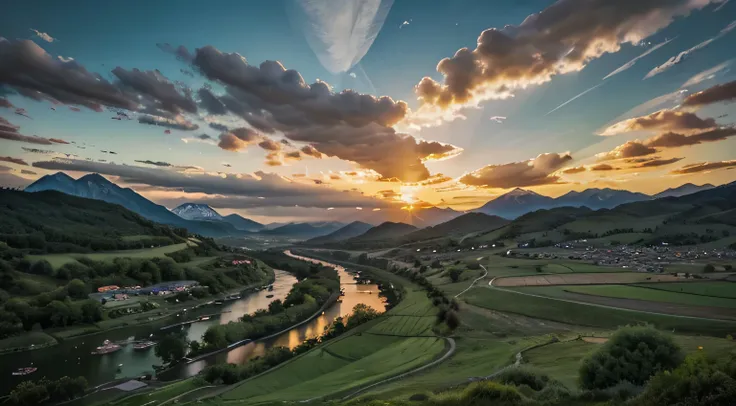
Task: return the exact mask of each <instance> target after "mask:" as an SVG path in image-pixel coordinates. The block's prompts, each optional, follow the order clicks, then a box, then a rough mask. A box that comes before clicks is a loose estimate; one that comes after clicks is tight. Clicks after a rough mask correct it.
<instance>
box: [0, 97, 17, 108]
mask: <svg viewBox="0 0 736 406" xmlns="http://www.w3.org/2000/svg"><path fill="white" fill-rule="evenodd" d="M0 107H3V108H6V109H12V108H15V106H13V103H11V102H10V100H8V99H6V98H0Z"/></svg>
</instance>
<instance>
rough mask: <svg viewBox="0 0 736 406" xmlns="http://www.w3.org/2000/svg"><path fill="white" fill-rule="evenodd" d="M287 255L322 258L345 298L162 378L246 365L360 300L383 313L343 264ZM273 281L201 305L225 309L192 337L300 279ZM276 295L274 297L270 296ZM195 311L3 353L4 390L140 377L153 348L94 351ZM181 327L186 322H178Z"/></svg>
mask: <svg viewBox="0 0 736 406" xmlns="http://www.w3.org/2000/svg"><path fill="white" fill-rule="evenodd" d="M285 253H286V254H287V255H290V256H292V257H294V258H298V259H301V260H306V261H311V262H315V263H319V264H321V265H324V266H330V267H332V268H335V269H336V270H337V272H338V275H339V277H340V285H341V288H342V290H343V291H344V292H345V295H344V296H343V297H342V298H341V299H342V302H338V303H335V304H334V305H332V306H330V307H329V308H328V309H327V310H325V312H324V314H322V315H321V316H319V317H317V318H315V319H313V320H311V321H310V322H308V323H305V324H303V325H301V326H299V327H297V328H294V329H292V330H290V331H288V332H285V333H283V334H281V335H279V336H277V337H273V338H271V339H269V340H264V341H259V342H256V343H249V344H246V345H243V346H240V347H237V348H233V349H232V350H230V351H228V352H222V353H219V354H216V355H213V356H212V357H208V358H205V359H203V360H200V361H197V362H194V363H192V364H188V365H187V364H181V365H178V366H176V367H174V368H172V369H170V370H167V371H165V372H164V373H163V374H162V375H161V376H160V379H162V380H172V379H178V378H185V377H189V376H192V375H196V374H197V373H198V372H199V371H201V370H202V369H203V368H204V367H206V366H207V365H210V364H213V363H222V362H229V363H234V364H242V363H245V362H247V361H248V360H250V359H252V358H254V357H256V356H259V355H262V354H263V353H264V352H265V351H266V350H267V349H268V348H271V347H275V346H284V347H289V348H294V347H296V346H297V345H299V344H301V343H302V342H303V341H304V340H305V339H308V338H314V337H317V336H319V335H321V334H322V333H323V331H324V329H325V327H326V326H328V325H329V324H330V323H331V322H332V321H333V320H334V319H335V318H336V317H338V316H342V317H344V316H346V315H348V314H350V312H351V311H352V309H353V307H354V306H355V305H356V304H358V303H364V304H366V305H369V306H371V307H372V308H374V309H376V310H378V311H379V312H383V311H385V309H386V302H385V300H384V298H383V297H381V296H380V295H379V293H380V291H379V288H378V286H377V285H376V284H365V283H356V276H357V275H356V274H354V273H350V272H348V271H346V270H345V268H344V267H342V266H339V265H335V264H331V263H328V262H324V261H317V260H313V259H310V258H305V257H300V256H297V255H293V254H292V253H291V252H289V251H285ZM275 277H276V278H275V281H274V283H273V287H274V289H273V291H270V292H269V291H266V290H263V291H259V292H253V293H249V294H247V295H245V296H244V297H243V298H241V299H238V300H234V301H230V302H225V304H224V305H222V306H207V307H203V308H200V309H198V310H197V311H198V312H199V314H208V313H216V312H225V313H223V314H222V315H221V316H220V317H216V318H212V319H210V320H207V321H202V322H197V323H193V324H191V325H188V326H186V327H183V329H184V330H185V331H186V333H187V338H188V339H190V340H198V341H201V338H202V335H203V334H204V332H205V331H206V330H207V328H208V327H210V326H211V325H214V324H224V323H229V322H231V321H237V320H238V319H239V318H240V317H241V316H243V315H244V314H250V313H253V312H255V311H256V310H259V309H266V308H268V304H269V303H271V302H272V301H273V300H276V299H281V300H283V299H285V298H286V295H287V294H288V293H289V291H290V290H291V287H292V286H293V285H294V284H295V283H296V282H297V279H296V278H295V277H294V276H293V275H291V274H289V273H288V272H284V271H280V270H275ZM268 295H273V297H271V298H267V297H266V296H268ZM196 315H197V314H195V313H192V312H182V313H180V314H179V315H178V316H172V317H169V318H166V319H165V320H160V321H156V322H152V323H146V324H143V325H140V326H137V327H127V328H123V329H118V330H112V331H107V332H103V333H99V334H95V335H90V336H85V337H79V338H74V339H69V340H66V341H64V342H63V343H60V344H59V345H56V346H54V347H49V348H45V349H41V350H35V351H27V352H21V353H15V354H6V355H3V356H0V376H2V377H3V378H5V379H0V394H6V393H8V392H9V391H10V390H11V389H12V388H13V387H15V386H16V385H18V383H20V382H22V381H25V380H28V379H33V380H38V379H41V378H42V377H47V378H49V379H58V378H60V377H62V376H65V375H68V376H72V377H74V376H80V375H81V376H84V377H85V378H86V379H87V381H88V382H89V384H90V386H97V385H100V384H103V383H105V382H109V381H112V380H114V379H118V378H124V377H136V376H140V375H142V374H144V373H146V372H151V371H152V370H153V367H152V366H153V365H159V364H161V360H160V359H159V358H158V357H156V355H155V354H154V348H149V349H147V350H144V351H136V350H134V349H133V345H132V344H128V345H124V346H123V348H122V349H121V350H119V351H117V352H115V353H112V354H107V355H90V353H91V352H92V351H93V350H94V349H95V348H96V347H97V346H100V345H102V342H103V341H104V340H110V341H115V342H118V341H124V340H127V339H129V338H130V337H133V338H134V339H136V340H141V339H147V338H149V337H152V339H153V340H155V339H156V338H157V337H160V336H161V335H162V334H163V333H165V332H166V330H164V331H162V330H161V327H164V326H167V325H171V324H174V323H178V322H182V321H187V320H191V319H193V318H194V317H196ZM175 328H182V327H175ZM29 365H33V366H35V367H37V368H38V371H37V372H35V373H34V374H32V375H29V376H12V375H11V373H12V372H13V371H15V370H16V369H18V368H20V367H25V366H29Z"/></svg>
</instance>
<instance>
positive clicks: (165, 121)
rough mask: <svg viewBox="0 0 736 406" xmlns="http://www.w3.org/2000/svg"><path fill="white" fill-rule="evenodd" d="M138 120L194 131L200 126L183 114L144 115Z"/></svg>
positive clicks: (142, 122)
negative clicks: (168, 116)
mask: <svg viewBox="0 0 736 406" xmlns="http://www.w3.org/2000/svg"><path fill="white" fill-rule="evenodd" d="M138 122H139V123H141V124H148V125H157V126H160V127H166V128H172V129H174V130H182V131H194V130H196V129H198V128H199V126H198V125H197V124H194V123H192V122H191V121H189V120H187V119H186V118H184V116H182V115H177V116H174V118H166V117H159V116H148V115H142V116H140V117H138Z"/></svg>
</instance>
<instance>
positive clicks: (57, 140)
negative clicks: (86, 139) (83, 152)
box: [49, 138, 69, 144]
mask: <svg viewBox="0 0 736 406" xmlns="http://www.w3.org/2000/svg"><path fill="white" fill-rule="evenodd" d="M49 141H51V142H53V143H55V144H69V142H68V141H64V140H62V139H59V138H49Z"/></svg>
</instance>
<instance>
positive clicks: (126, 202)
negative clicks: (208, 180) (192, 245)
mask: <svg viewBox="0 0 736 406" xmlns="http://www.w3.org/2000/svg"><path fill="white" fill-rule="evenodd" d="M47 190H55V191H59V192H62V193H66V194H68V195H72V196H77V197H85V198H88V199H95V200H102V201H105V202H108V203H114V204H119V205H121V206H123V207H125V208H126V209H128V210H130V211H132V212H135V213H138V214H139V215H141V216H143V217H145V218H147V219H149V220H151V221H155V222H157V223H161V224H166V225H170V226H174V227H183V228H186V229H187V230H189V231H190V232H192V233H197V234H202V235H205V236H208V237H220V236H226V235H242V234H244V232H243V231H240V230H238V229H236V228H235V227H233V226H232V224H229V223H226V222H211V221H193V220H187V219H184V218H181V217H179V216H177V215H176V214H175V213H172V212H171V211H169V209H167V208H166V207H164V206H161V205H158V204H156V203H154V202H152V201H150V200H148V199H146V198H145V197H143V196H141V195H139V194H138V193H136V192H134V191H133V190H132V189H130V188H121V187H120V186H118V185H116V184H114V183H112V182H110V181H109V180H107V179H105V178H104V177H103V176H101V175H98V174H96V173H95V174H89V175H84V176H82V177H81V178H79V179H76V180H75V179H73V178H71V177H69V176H68V175H66V174H64V173H61V172H59V173H56V174H53V175H46V176H43V177H41V178H40V179H38V180H37V181H35V182H33V183H32V184H30V185H28V187H26V189H25V191H26V192H31V193H33V192H42V191H47Z"/></svg>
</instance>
